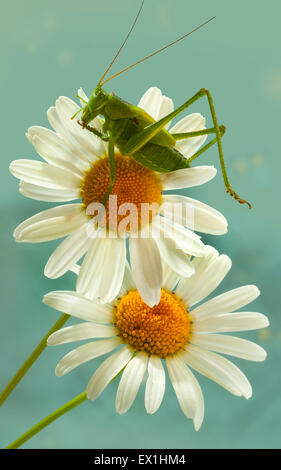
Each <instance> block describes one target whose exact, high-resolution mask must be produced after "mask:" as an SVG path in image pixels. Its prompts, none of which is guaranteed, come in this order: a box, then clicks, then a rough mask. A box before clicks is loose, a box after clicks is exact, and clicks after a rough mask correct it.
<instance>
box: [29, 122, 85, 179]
mask: <svg viewBox="0 0 281 470" xmlns="http://www.w3.org/2000/svg"><path fill="white" fill-rule="evenodd" d="M26 136H27V138H28V140H29V141H30V142H31V143H32V145H33V146H34V148H35V150H36V151H37V153H38V154H39V155H40V156H41V157H42V158H44V160H46V162H47V163H50V164H51V165H54V166H57V167H59V168H63V169H67V170H69V171H72V172H73V173H77V174H78V175H80V176H83V173H84V172H85V171H86V170H88V169H89V164H88V163H87V162H86V161H85V160H83V159H81V158H80V156H77V155H76V154H75V152H73V151H71V150H70V149H69V148H68V147H67V146H66V145H65V144H64V142H63V140H62V139H61V138H60V137H59V135H58V134H56V133H55V132H53V131H51V130H50V129H46V128H44V127H40V126H33V127H30V128H29V129H28V131H27V134H26Z"/></svg>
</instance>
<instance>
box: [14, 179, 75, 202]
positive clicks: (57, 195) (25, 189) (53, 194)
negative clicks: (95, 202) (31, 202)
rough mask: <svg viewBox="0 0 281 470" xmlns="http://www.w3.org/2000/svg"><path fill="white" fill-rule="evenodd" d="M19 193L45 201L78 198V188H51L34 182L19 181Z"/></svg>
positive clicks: (65, 200)
mask: <svg viewBox="0 0 281 470" xmlns="http://www.w3.org/2000/svg"><path fill="white" fill-rule="evenodd" d="M19 190H20V193H21V194H22V195H23V196H25V197H29V198H30V199H37V200H38V201H46V202H67V201H72V200H73V199H79V198H80V189H78V188H77V189H53V188H44V187H43V186H37V185H36V184H30V183H25V182H24V181H21V182H20V187H19Z"/></svg>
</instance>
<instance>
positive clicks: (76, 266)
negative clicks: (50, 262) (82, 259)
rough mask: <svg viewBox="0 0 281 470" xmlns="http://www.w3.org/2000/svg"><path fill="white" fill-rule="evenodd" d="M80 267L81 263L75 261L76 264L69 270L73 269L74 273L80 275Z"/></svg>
mask: <svg viewBox="0 0 281 470" xmlns="http://www.w3.org/2000/svg"><path fill="white" fill-rule="evenodd" d="M80 269H81V266H80V264H77V263H75V264H74V265H73V266H72V267H71V268H70V269H69V271H72V272H73V273H74V274H76V275H77V276H78V274H79V273H80Z"/></svg>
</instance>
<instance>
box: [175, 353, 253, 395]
mask: <svg viewBox="0 0 281 470" xmlns="http://www.w3.org/2000/svg"><path fill="white" fill-rule="evenodd" d="M182 357H183V358H184V361H185V362H186V363H187V364H188V365H189V366H190V367H192V368H193V369H195V370H197V371H198V372H200V374H202V375H205V376H206V377H208V378H209V379H211V380H213V381H214V382H217V383H218V384H219V385H221V387H223V388H225V389H226V390H228V391H229V392H231V393H233V394H234V395H237V396H241V395H243V396H244V397H245V398H247V399H248V398H250V397H251V396H252V387H251V385H250V383H249V381H248V379H247V377H246V376H245V375H244V374H243V372H242V371H241V370H240V369H238V367H236V365H235V364H233V363H232V362H230V361H229V360H228V359H225V357H222V356H219V355H218V354H215V353H212V352H210V351H204V350H202V349H199V348H197V347H196V346H192V345H188V346H187V347H186V351H185V352H184V353H183V354H182Z"/></svg>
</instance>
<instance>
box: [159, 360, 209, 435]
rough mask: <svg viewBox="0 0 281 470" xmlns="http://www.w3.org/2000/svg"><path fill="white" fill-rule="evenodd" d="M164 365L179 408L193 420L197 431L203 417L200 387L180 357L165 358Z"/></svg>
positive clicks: (202, 400)
mask: <svg viewBox="0 0 281 470" xmlns="http://www.w3.org/2000/svg"><path fill="white" fill-rule="evenodd" d="M166 364H167V369H168V372H169V376H170V379H171V382H172V385H173V387H174V390H175V392H176V395H177V398H178V401H179V404H180V407H181V409H182V411H183V413H184V414H185V416H186V417H187V418H191V419H193V422H194V427H195V430H196V431H198V429H199V428H200V426H201V424H202V421H203V417H204V399H203V395H202V391H201V387H200V385H199V384H198V382H197V380H196V378H195V377H194V375H193V374H192V372H191V370H190V369H189V368H188V367H187V366H186V365H185V364H184V362H183V360H182V358H181V357H177V356H172V357H167V358H166Z"/></svg>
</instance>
